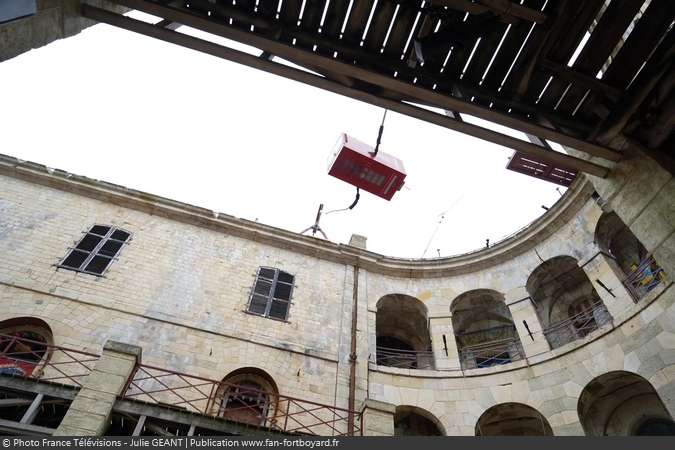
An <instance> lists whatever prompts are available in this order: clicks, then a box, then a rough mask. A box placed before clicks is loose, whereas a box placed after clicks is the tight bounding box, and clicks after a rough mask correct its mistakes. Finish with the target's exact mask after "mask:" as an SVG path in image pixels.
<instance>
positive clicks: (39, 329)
mask: <svg viewBox="0 0 675 450" xmlns="http://www.w3.org/2000/svg"><path fill="white" fill-rule="evenodd" d="M53 343H54V339H53V337H52V330H51V328H50V327H49V325H47V323H46V322H45V321H44V320H41V319H38V318H36V317H16V318H13V319H8V320H4V321H2V322H0V373H6V374H10V375H19V376H23V377H29V376H33V377H36V376H39V375H40V374H41V373H42V372H41V371H42V368H40V366H41V365H43V364H44V363H45V362H47V361H48V360H49V358H50V357H51V353H52V350H51V348H50V345H51V344H53Z"/></svg>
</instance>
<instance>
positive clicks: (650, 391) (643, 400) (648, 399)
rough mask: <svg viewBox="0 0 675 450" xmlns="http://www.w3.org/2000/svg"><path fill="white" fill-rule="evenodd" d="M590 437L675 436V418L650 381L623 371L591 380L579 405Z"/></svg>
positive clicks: (580, 417)
mask: <svg viewBox="0 0 675 450" xmlns="http://www.w3.org/2000/svg"><path fill="white" fill-rule="evenodd" d="M577 412H578V414H579V420H580V422H581V426H582V427H583V429H584V431H585V433H586V435H588V436H634V435H638V433H639V434H641V435H649V433H652V434H651V435H659V434H654V433H659V432H660V433H664V434H661V435H672V434H669V433H675V421H673V418H672V417H671V415H670V413H669V412H668V409H667V408H666V407H665V405H664V404H663V401H662V400H661V397H660V396H659V394H658V393H657V392H656V390H655V389H654V387H653V386H652V385H651V383H650V382H649V381H647V380H646V379H644V378H643V377H641V376H640V375H638V374H635V373H632V372H627V371H623V370H618V371H613V372H608V373H606V374H603V375H600V376H599V377H596V378H594V379H593V380H591V381H590V382H589V383H588V384H587V385H586V387H585V388H584V389H583V391H581V395H580V396H579V402H578V404H577Z"/></svg>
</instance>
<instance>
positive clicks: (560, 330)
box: [544, 300, 612, 348]
mask: <svg viewBox="0 0 675 450" xmlns="http://www.w3.org/2000/svg"><path fill="white" fill-rule="evenodd" d="M611 320H612V316H611V315H610V314H609V311H607V308H606V307H605V305H604V304H603V303H602V301H600V300H598V301H597V302H596V303H594V304H593V305H592V306H591V307H590V308H588V309H585V310H583V311H581V312H580V313H577V314H575V315H573V316H572V317H570V318H569V319H565V320H563V321H562V322H558V323H556V324H554V325H551V326H550V327H548V328H546V329H545V330H544V335H545V336H546V339H547V340H548V342H549V344H551V348H558V347H560V346H563V345H565V344H567V343H568V342H572V341H574V340H577V339H581V338H583V337H584V336H586V335H587V334H589V333H590V332H591V331H593V330H595V329H597V328H599V327H600V326H602V325H604V324H606V323H609V322H610V321H611Z"/></svg>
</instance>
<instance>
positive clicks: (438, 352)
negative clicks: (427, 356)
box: [429, 317, 461, 370]
mask: <svg viewBox="0 0 675 450" xmlns="http://www.w3.org/2000/svg"><path fill="white" fill-rule="evenodd" d="M429 328H430V330H429V331H430V332H431V341H432V342H433V350H434V359H435V361H436V369H438V370H461V364H460V362H459V353H457V340H456V339H455V331H454V329H453V328H452V317H431V318H429ZM443 337H445V341H444V340H443Z"/></svg>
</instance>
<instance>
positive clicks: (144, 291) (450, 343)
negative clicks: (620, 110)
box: [0, 147, 675, 435]
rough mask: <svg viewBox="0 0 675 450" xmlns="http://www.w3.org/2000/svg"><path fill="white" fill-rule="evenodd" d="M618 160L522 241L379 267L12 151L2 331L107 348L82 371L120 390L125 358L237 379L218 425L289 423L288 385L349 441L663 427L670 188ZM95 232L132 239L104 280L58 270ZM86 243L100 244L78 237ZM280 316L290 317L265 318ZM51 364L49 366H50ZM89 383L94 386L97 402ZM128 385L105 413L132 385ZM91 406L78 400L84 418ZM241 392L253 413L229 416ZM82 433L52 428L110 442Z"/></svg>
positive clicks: (638, 161)
mask: <svg viewBox="0 0 675 450" xmlns="http://www.w3.org/2000/svg"><path fill="white" fill-rule="evenodd" d="M623 151H624V152H625V153H626V155H628V156H627V159H628V161H633V162H634V164H633V170H631V171H628V172H627V171H625V170H623V169H622V167H624V166H618V167H617V169H616V170H615V171H614V172H613V175H612V176H611V177H608V179H607V180H591V179H586V178H583V177H580V178H579V179H578V180H577V181H576V182H575V184H574V185H573V186H572V187H571V188H570V189H569V191H568V192H567V193H566V194H565V195H564V196H563V197H562V198H561V199H560V201H559V202H558V203H557V204H556V205H554V206H553V207H552V208H551V209H550V210H549V211H548V212H547V213H546V214H545V215H544V216H542V217H541V218H540V219H538V220H537V221H535V222H534V223H532V224H530V225H529V226H528V227H526V228H525V229H524V230H523V231H521V232H520V233H518V234H517V235H515V236H513V237H511V238H509V239H507V240H504V241H502V242H499V243H496V244H494V245H492V246H491V247H490V248H488V249H484V250H481V251H477V252H474V253H471V254H467V255H461V256H458V257H453V258H438V259H428V260H407V259H399V258H389V257H385V256H382V255H378V254H374V253H372V252H368V251H367V250H365V249H361V248H356V247H350V246H347V245H341V244H340V245H338V244H334V243H331V242H328V241H325V240H321V239H318V238H314V237H309V236H302V235H298V234H295V233H291V232H287V231H283V230H279V229H275V228H272V227H268V226H265V225H262V224H259V223H255V222H249V221H245V220H241V219H236V218H234V217H231V216H226V215H223V214H213V212H212V211H208V210H204V209H200V208H197V207H193V206H189V205H184V204H180V203H177V202H172V201H170V200H166V199H162V198H158V197H154V196H152V195H149V194H145V193H141V192H137V191H132V190H128V189H125V188H122V187H119V186H114V185H110V184H106V183H103V182H98V181H93V180H90V179H87V178H85V177H79V176H72V175H70V174H66V173H64V172H61V171H58V170H56V171H48V170H46V168H45V167H44V166H39V165H37V164H32V163H21V162H18V161H17V160H15V159H13V158H9V157H2V158H1V159H0V185H1V186H2V192H3V194H2V198H0V254H2V255H4V256H3V257H2V258H0V301H1V302H2V308H1V309H0V321H12V322H6V323H11V324H12V326H13V327H14V328H12V330H14V329H15V327H16V326H17V324H16V323H15V322H16V320H17V318H21V317H28V318H34V319H39V320H41V321H44V323H45V324H47V326H48V327H49V328H50V336H52V338H53V343H54V344H55V345H56V346H58V347H64V348H70V349H76V350H78V351H81V352H91V353H95V354H99V353H101V352H103V355H104V356H103V357H101V358H102V359H101V361H104V362H100V363H98V364H99V365H97V366H96V368H95V369H94V372H93V373H92V375H89V377H90V379H93V378H92V377H94V375H93V374H94V373H95V374H96V376H102V375H100V374H99V373H98V371H99V370H104V366H105V364H110V363H106V362H105V361H107V359H106V358H118V360H119V361H122V362H121V363H120V364H121V365H124V367H125V368H124V370H123V371H120V374H112V375H111V374H108V375H105V376H113V375H115V376H116V377H117V378H116V379H119V381H120V384H119V385H120V386H124V383H123V381H124V380H125V379H126V378H124V377H128V373H129V372H132V371H133V370H136V369H133V361H134V360H137V361H140V362H142V363H143V364H145V365H147V366H149V367H152V368H155V369H152V370H165V371H171V372H172V373H180V374H187V375H189V376H191V377H199V378H200V379H204V380H215V382H216V383H219V382H221V380H222V381H223V382H226V383H227V382H228V381H227V380H236V383H238V384H237V385H236V386H235V387H234V388H233V387H231V386H230V387H229V388H226V387H223V386H224V385H219V386H221V387H219V388H218V389H217V390H214V392H217V393H216V394H214V395H215V397H213V398H209V406H208V408H210V409H209V410H208V411H205V412H204V414H206V415H208V414H216V415H217V416H218V417H220V419H221V420H222V422H223V423H224V424H225V423H230V422H241V421H244V422H248V423H249V425H250V424H251V423H252V421H256V422H257V421H259V422H257V425H258V426H260V427H263V428H265V427H269V426H270V423H271V424H272V427H273V428H274V427H276V428H279V425H278V423H280V422H278V421H277V419H276V417H277V414H281V415H283V414H288V413H289V411H290V406H284V405H286V403H284V401H285V400H284V399H282V398H281V397H278V398H277V397H275V396H278V395H281V396H289V397H292V398H298V399H302V400H304V401H311V402H316V403H318V404H321V405H326V407H327V408H328V407H332V408H341V409H344V410H354V411H359V412H361V413H362V415H359V416H358V417H357V421H358V424H357V429H358V432H357V433H356V434H360V433H361V432H363V434H370V435H378V434H385V435H387V434H389V435H409V434H410V435H425V434H441V435H513V434H515V435H551V434H553V435H584V434H586V435H628V434H649V433H655V432H657V431H658V430H661V431H662V430H666V431H668V430H670V429H671V428H672V423H673V420H672V418H673V416H674V415H675V384H674V383H673V381H674V380H675V325H674V324H675V306H674V305H673V304H674V300H675V298H674V296H675V294H674V293H673V289H672V287H671V285H672V281H671V276H672V273H674V271H675V262H674V259H673V258H672V255H674V254H675V250H674V245H673V240H674V238H673V237H672V232H673V229H674V228H675V221H674V220H673V213H672V211H673V209H672V205H673V202H672V199H673V198H674V196H673V191H675V183H674V182H673V179H672V175H670V173H669V172H667V171H666V170H664V169H662V168H661V167H660V166H658V165H657V164H656V163H654V162H653V161H651V160H649V159H648V158H646V157H637V156H635V155H638V153H637V152H638V151H639V150H637V149H633V148H630V147H624V148H623ZM631 155H633V156H631ZM612 177H615V178H612ZM640 180H643V181H644V183H642V182H641V181H640ZM598 186H600V187H599V188H598ZM636 190H639V191H641V193H642V194H641V196H640V197H639V199H640V200H639V201H638V200H637V197H636V196H637V194H636V193H635V191H636ZM596 191H597V192H596ZM647 197H649V198H647ZM603 199H608V200H607V201H605V200H603ZM643 199H644V200H643ZM612 208H613V210H612ZM468 219H470V218H468ZM648 222H649V223H650V225H647V223H648ZM96 226H100V227H103V228H100V229H101V230H104V231H106V232H108V231H109V232H112V231H114V230H117V229H122V230H125V232H127V233H130V234H131V237H130V239H129V240H128V242H127V243H126V244H125V245H124V246H122V247H120V248H116V250H115V251H116V252H117V253H114V255H113V256H111V258H113V259H112V262H110V264H109V265H108V266H106V268H105V269H102V270H103V271H104V272H103V273H102V275H103V276H96V275H92V274H91V273H87V271H86V270H85V269H83V270H80V271H78V270H73V268H72V267H65V266H64V264H63V261H64V258H65V257H66V255H68V254H70V253H69V252H78V251H80V252H82V261H84V262H85V264H86V263H87V261H94V259H95V258H96V257H97V255H98V256H101V255H103V253H100V254H99V253H97V252H105V251H107V250H105V249H106V248H107V247H106V246H109V245H113V244H109V243H108V241H106V240H105V239H107V238H106V237H105V236H102V235H101V236H99V235H97V234H96V233H98V232H99V231H96V229H94V228H92V227H96ZM101 233H102V232H101ZM83 236H85V237H87V239H89V237H91V239H95V240H96V242H98V244H92V245H91V246H90V247H87V244H86V243H84V244H83V242H85V240H84V238H83ZM92 236H93V237H92ZM99 239H100V241H99ZM110 242H112V241H110ZM120 245H121V244H120ZM111 254H112V253H111ZM86 258H89V259H86ZM631 264H632V266H631ZM82 267H84V266H82ZM260 268H264V269H265V270H266V271H262V272H261V271H260ZM631 273H632V274H633V275H634V281H633V282H632V284H631V283H630V278H629V275H631ZM283 274H286V276H287V277H291V278H290V279H291V280H292V281H290V282H287V281H284V279H283V276H284V275H283ZM263 275H264V276H263ZM261 277H262V278H261ZM627 278H628V279H629V280H628V282H624V280H625V279H627ZM284 283H286V284H284ZM288 283H290V284H288ZM286 285H288V286H292V287H291V288H289V289H292V290H291V291H288V292H286V294H284V293H282V290H283V289H285V288H284V286H286ZM289 292H290V293H289ZM284 295H286V297H284ZM289 297H290V303H288V302H287V301H286V300H285V299H286V298H289ZM284 302H285V303H284ZM280 307H283V308H287V310H284V311H285V313H286V312H287V316H286V319H285V320H280V319H279V317H283V315H279V314H276V315H275V313H270V311H272V310H275V308H280ZM29 322H30V321H29ZM0 325H1V323H0ZM18 325H20V324H18ZM26 326H33V327H34V326H35V325H34V324H31V323H27V324H26ZM0 328H2V327H0ZM113 341H114V342H117V343H121V344H125V345H127V346H128V347H129V346H131V347H133V348H134V349H135V348H139V349H138V350H133V349H132V350H129V352H131V353H129V354H131V355H132V356H128V357H127V356H120V355H126V354H127V353H128V352H127V351H126V350H125V351H122V350H119V348H126V347H119V345H118V344H115V345H118V346H117V347H115V346H114V345H112V346H111V344H110V343H111V342H113ZM106 343H108V344H106ZM131 347H129V348H131ZM106 349H107V350H106ZM115 349H117V350H115ZM141 349H142V351H141ZM106 351H107V352H108V353H106ZM111 352H112V353H111ZM43 353H44V352H43ZM57 353H58V352H55V353H54V356H50V358H52V359H56V358H59V356H57ZM41 355H42V354H41ZM111 355H112V356H111ZM40 357H41V358H43V359H46V357H42V356H40ZM8 358H9V357H8ZM10 359H11V358H10ZM10 363H11V361H10ZM125 364H126V365H125ZM129 364H131V365H129ZM42 369H44V372H45V373H46V375H44V376H45V377H46V376H48V375H49V370H51V369H50V366H48V365H47V364H46V361H45V365H44V367H42V366H41V369H40V370H42ZM120 370H121V369H120ZM147 370H150V369H147ZM113 372H115V371H114V370H113ZM106 373H107V372H106ZM120 377H121V378H120ZM33 378H35V377H33ZM94 378H95V377H94ZM5 380H6V377H4V376H3V377H0V383H8V382H6V381H5ZM2 386H4V384H3V385H2ZM2 386H0V387H2ZM92 386H94V385H93V381H92V382H91V383H89V384H85V388H88V389H93V392H98V391H97V390H96V389H95V388H93V387H92ZM134 386H136V385H135V384H132V387H134ZM138 386H140V388H141V389H142V387H143V385H142V383H141V384H139V385H138ZM83 389H84V388H83ZM121 389H122V388H121V387H120V391H119V392H113V393H111V394H112V395H113V397H112V398H111V399H109V401H110V402H112V403H111V406H110V408H109V409H108V410H106V411H107V412H104V413H101V414H103V416H102V417H105V420H108V421H109V418H110V417H111V414H112V416H113V417H114V414H115V411H117V410H118V409H119V408H120V407H121V406H120V405H119V404H118V403H119V402H121V401H122V400H121V399H123V398H125V397H128V396H129V395H133V390H131V391H129V389H130V388H126V389H127V391H124V392H123V391H122V390H121ZM83 392H89V391H86V390H85V391H83ZM130 392H131V394H130ZM254 393H255V395H254ZM88 395H90V394H86V395H82V394H80V395H77V396H76V399H75V401H73V403H72V406H71V407H70V410H73V411H74V410H75V409H76V408H83V410H85V411H89V409H87V408H88V406H87V403H86V399H87V398H89V397H87V396H88ZM92 395H93V394H92ZM115 395H117V400H115ZM190 395H193V396H194V395H197V394H195V392H192V393H191V394H190ZM94 397H95V395H94ZM270 398H275V399H277V400H274V402H272V401H269V399H270ZM99 400H100V399H99ZM146 400H147V399H146ZM154 402H155V403H169V404H172V403H171V402H169V401H165V399H164V397H161V398H160V397H157V398H154ZM237 402H239V404H240V405H242V407H244V408H245V409H247V410H248V413H238V414H235V413H233V412H232V411H231V405H233V404H237ZM149 403H150V404H152V403H153V402H152V401H150V402H149ZM289 404H290V403H289ZM228 405H230V406H228ZM191 406H192V404H190V407H191ZM181 407H183V408H185V405H183V406H181ZM228 408H230V409H228ZM188 409H189V407H188ZM250 411H254V413H253V414H251V413H250ZM78 414H79V413H78ZM271 415H274V417H275V418H274V420H272V421H269V418H270V416H271ZM261 418H262V419H261ZM105 420H104V421H105ZM144 420H145V419H144ZM349 420H354V416H353V415H352V416H350V419H349ZM353 425H354V424H353V423H351V424H350V423H348V421H347V422H345V423H344V424H340V425H339V426H338V427H337V428H338V429H339V430H342V431H344V430H346V429H347V428H348V427H352V426H353ZM86 426H88V425H86V424H83V421H82V416H81V415H77V414H75V413H73V414H72V415H69V412H68V413H66V414H65V418H64V419H63V420H62V421H61V422H60V424H58V430H57V431H58V433H61V434H86V433H98V432H100V430H101V428H100V427H99V428H97V427H96V426H93V425H92V427H91V429H89V428H86ZM223 426H225V425H223ZM87 430H93V431H87ZM654 430H657V431H654ZM24 431H25V430H24ZM116 432H121V431H116ZM314 432H316V433H318V434H322V433H324V431H319V429H318V428H317V429H315V430H314ZM335 432H336V431H335V430H333V431H331V433H335ZM58 433H57V434H58Z"/></svg>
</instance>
